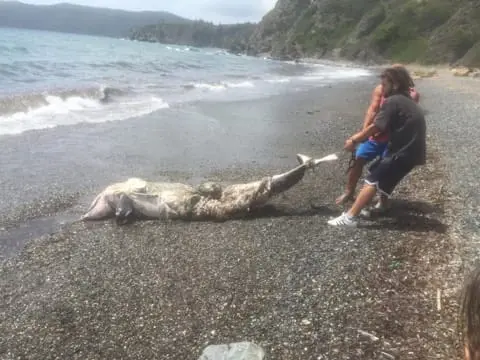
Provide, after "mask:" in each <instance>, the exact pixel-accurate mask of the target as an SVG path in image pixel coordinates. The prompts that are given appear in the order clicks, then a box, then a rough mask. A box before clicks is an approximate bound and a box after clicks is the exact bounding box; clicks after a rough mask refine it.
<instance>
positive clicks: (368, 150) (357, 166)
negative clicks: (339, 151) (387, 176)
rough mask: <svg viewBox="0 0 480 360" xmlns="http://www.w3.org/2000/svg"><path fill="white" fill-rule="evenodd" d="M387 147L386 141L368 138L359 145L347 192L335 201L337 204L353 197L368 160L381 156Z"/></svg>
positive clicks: (350, 172)
mask: <svg viewBox="0 0 480 360" xmlns="http://www.w3.org/2000/svg"><path fill="white" fill-rule="evenodd" d="M385 148H386V143H381V142H377V141H374V140H367V141H365V142H363V143H361V144H360V145H359V146H358V148H357V150H356V152H355V162H354V164H353V166H352V168H351V169H349V171H348V178H347V186H346V188H345V192H344V193H343V194H342V195H340V196H339V197H338V198H337V199H336V201H335V203H336V204H337V205H343V204H345V203H346V202H347V201H349V200H352V199H353V194H354V193H355V188H356V187H357V183H358V180H360V177H361V176H362V171H363V167H364V166H365V164H366V163H367V162H369V161H371V160H373V159H375V158H376V157H377V156H381V155H382V154H383V153H384V151H385Z"/></svg>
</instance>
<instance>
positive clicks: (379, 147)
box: [355, 140, 388, 162]
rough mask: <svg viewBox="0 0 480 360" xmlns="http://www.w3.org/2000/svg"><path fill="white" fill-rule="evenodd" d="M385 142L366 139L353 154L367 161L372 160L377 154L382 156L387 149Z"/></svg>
mask: <svg viewBox="0 0 480 360" xmlns="http://www.w3.org/2000/svg"><path fill="white" fill-rule="evenodd" d="M387 144H388V143H387V142H377V141H375V140H367V141H365V142H363V143H361V144H360V145H358V147H357V151H356V153H355V156H356V157H357V158H362V159H365V160H366V161H367V162H368V161H372V160H373V159H375V158H376V157H377V156H382V155H383V154H384V153H385V151H386V150H387Z"/></svg>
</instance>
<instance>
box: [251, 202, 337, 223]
mask: <svg viewBox="0 0 480 360" xmlns="http://www.w3.org/2000/svg"><path fill="white" fill-rule="evenodd" d="M337 214H338V210H335V209H332V208H330V207H328V206H316V205H315V206H314V205H310V207H309V208H303V209H295V208H292V207H287V206H279V205H271V204H267V205H264V206H262V207H260V208H258V209H255V210H252V211H250V213H249V214H248V215H247V216H245V218H243V220H254V219H259V218H277V217H291V216H300V217H306V216H317V215H324V216H335V215H337Z"/></svg>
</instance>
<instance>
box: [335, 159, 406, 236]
mask: <svg viewBox="0 0 480 360" xmlns="http://www.w3.org/2000/svg"><path fill="white" fill-rule="evenodd" d="M413 167H414V165H412V164H409V163H404V162H403V161H402V160H398V159H392V158H386V159H385V158H384V159H382V160H381V161H380V162H379V163H378V165H377V166H375V167H374V168H373V169H372V171H371V172H370V174H369V176H368V177H367V179H366V180H365V185H364V187H363V188H362V190H361V191H360V194H359V195H358V197H357V199H356V200H355V202H354V204H353V205H352V207H351V208H350V210H348V211H347V212H344V213H343V214H342V215H340V216H339V217H337V218H335V219H332V220H330V221H328V224H329V225H333V226H356V217H357V216H358V215H359V214H360V212H361V211H362V209H363V208H364V207H365V206H366V205H367V204H368V203H369V202H370V201H371V200H372V199H373V197H374V196H375V194H376V193H377V191H378V192H379V193H380V194H381V195H383V196H385V197H387V198H388V197H389V196H390V195H391V194H392V192H393V190H394V189H395V187H396V186H397V184H398V183H399V182H400V181H401V180H402V179H403V178H404V177H405V176H406V175H407V174H408V173H409V172H410V171H411V170H412V169H413Z"/></svg>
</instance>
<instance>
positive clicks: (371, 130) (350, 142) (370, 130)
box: [345, 123, 380, 151]
mask: <svg viewBox="0 0 480 360" xmlns="http://www.w3.org/2000/svg"><path fill="white" fill-rule="evenodd" d="M378 132H380V130H379V129H378V127H377V126H375V124H373V123H372V124H370V125H369V126H368V127H364V128H363V129H362V130H361V131H359V132H358V133H356V134H355V135H353V136H352V137H350V138H348V139H347V141H345V150H348V151H353V150H354V149H355V145H356V144H358V143H361V142H364V141H365V140H367V139H368V138H369V137H370V136H372V135H373V134H376V133H378Z"/></svg>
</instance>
